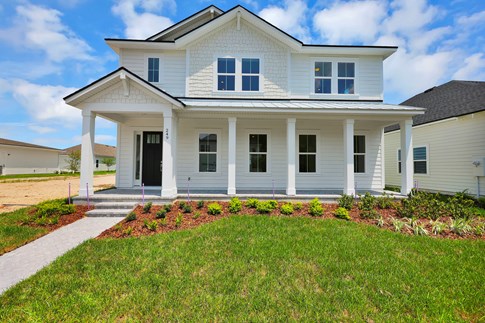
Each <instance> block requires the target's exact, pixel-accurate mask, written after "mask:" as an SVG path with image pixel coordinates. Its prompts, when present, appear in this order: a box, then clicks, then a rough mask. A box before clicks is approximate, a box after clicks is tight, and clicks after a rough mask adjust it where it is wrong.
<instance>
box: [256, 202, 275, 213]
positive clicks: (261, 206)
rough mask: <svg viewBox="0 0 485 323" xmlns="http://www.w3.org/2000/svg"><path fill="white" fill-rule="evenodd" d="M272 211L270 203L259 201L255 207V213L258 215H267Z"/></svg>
mask: <svg viewBox="0 0 485 323" xmlns="http://www.w3.org/2000/svg"><path fill="white" fill-rule="evenodd" d="M273 210H274V208H273V203H271V201H261V202H259V203H258V206H257V207H256V211H258V213H260V214H268V213H270V212H271V211H273Z"/></svg>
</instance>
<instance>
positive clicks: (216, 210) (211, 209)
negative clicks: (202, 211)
mask: <svg viewBox="0 0 485 323" xmlns="http://www.w3.org/2000/svg"><path fill="white" fill-rule="evenodd" d="M207 213H209V214H211V215H218V214H221V213H222V205H220V204H219V203H217V202H214V203H211V204H209V205H208V206H207Z"/></svg>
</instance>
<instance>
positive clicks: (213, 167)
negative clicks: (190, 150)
mask: <svg viewBox="0 0 485 323" xmlns="http://www.w3.org/2000/svg"><path fill="white" fill-rule="evenodd" d="M216 171H217V134H215V133H200V134H199V172H200V173H213V172H216Z"/></svg>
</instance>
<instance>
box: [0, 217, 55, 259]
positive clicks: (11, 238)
mask: <svg viewBox="0 0 485 323" xmlns="http://www.w3.org/2000/svg"><path fill="white" fill-rule="evenodd" d="M30 209H31V208H30V207H28V208H22V209H19V210H16V211H13V212H8V213H0V255H2V254H4V253H5V252H8V251H10V250H13V249H15V248H18V247H20V246H22V245H24V244H26V243H27V242H30V241H32V240H35V239H37V238H38V237H40V236H42V235H44V234H46V233H47V229H44V228H33V227H29V226H21V225H19V224H18V223H19V222H20V221H22V219H25V218H26V217H27V212H28V211H29V210H30Z"/></svg>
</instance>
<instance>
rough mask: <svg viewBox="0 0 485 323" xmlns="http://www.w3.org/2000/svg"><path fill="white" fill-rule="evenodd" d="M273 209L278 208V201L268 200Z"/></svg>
mask: <svg viewBox="0 0 485 323" xmlns="http://www.w3.org/2000/svg"><path fill="white" fill-rule="evenodd" d="M267 203H268V204H269V205H270V206H271V208H272V209H273V210H276V209H277V208H278V201H275V200H269V201H268V202H267Z"/></svg>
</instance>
